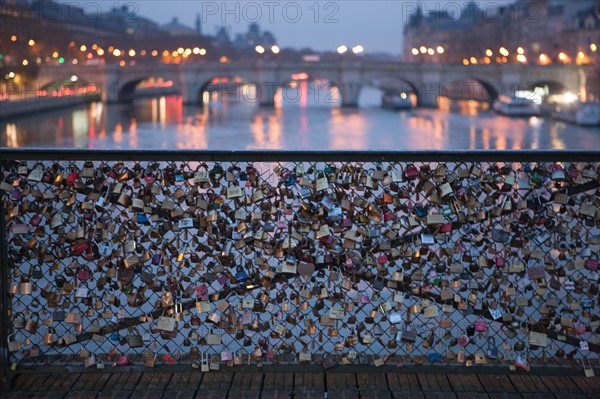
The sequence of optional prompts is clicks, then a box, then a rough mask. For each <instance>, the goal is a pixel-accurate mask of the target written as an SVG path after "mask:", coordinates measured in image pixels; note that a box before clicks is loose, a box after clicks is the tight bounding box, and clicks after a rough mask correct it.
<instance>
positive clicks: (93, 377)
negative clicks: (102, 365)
mask: <svg viewBox="0 0 600 399" xmlns="http://www.w3.org/2000/svg"><path fill="white" fill-rule="evenodd" d="M109 378H110V373H82V374H81V377H79V379H78V380H77V382H76V383H75V385H73V388H71V389H72V390H73V391H101V390H102V388H104V386H105V385H106V382H107V381H108V379H109Z"/></svg>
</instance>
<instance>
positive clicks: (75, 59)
mask: <svg viewBox="0 0 600 399" xmlns="http://www.w3.org/2000/svg"><path fill="white" fill-rule="evenodd" d="M78 62H79V61H77V58H74V59H73V61H71V63H72V64H73V65H77V63H78Z"/></svg>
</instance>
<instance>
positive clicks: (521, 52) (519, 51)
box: [517, 47, 525, 54]
mask: <svg viewBox="0 0 600 399" xmlns="http://www.w3.org/2000/svg"><path fill="white" fill-rule="evenodd" d="M517 54H525V50H524V49H523V47H519V48H518V49H517Z"/></svg>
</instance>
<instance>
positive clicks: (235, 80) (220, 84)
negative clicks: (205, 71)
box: [195, 74, 262, 105]
mask: <svg viewBox="0 0 600 399" xmlns="http://www.w3.org/2000/svg"><path fill="white" fill-rule="evenodd" d="M259 86H260V85H258V84H257V83H255V82H253V81H251V80H250V79H247V78H245V77H244V76H240V75H233V74H222V75H221V74H215V75H214V76H212V77H210V78H208V79H206V80H202V81H201V82H200V84H199V85H198V86H197V89H196V90H195V93H196V94H195V103H196V104H201V105H206V104H208V103H210V102H211V97H212V96H213V95H215V94H216V95H218V96H221V97H220V99H221V102H224V103H225V102H228V103H231V102H234V103H240V102H247V103H250V104H258V103H260V102H261V95H262V88H259Z"/></svg>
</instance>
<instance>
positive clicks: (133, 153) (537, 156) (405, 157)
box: [0, 148, 600, 162]
mask: <svg viewBox="0 0 600 399" xmlns="http://www.w3.org/2000/svg"><path fill="white" fill-rule="evenodd" d="M0 160H41V161H43V160H90V161H101V160H130V161H192V160H193V161H231V162H236V161H261V162H277V161H290V162H301V161H306V162H560V161H562V162H593V161H600V148H599V149H598V150H595V151H594V150H586V151H555V150H550V151H531V150H527V151H513V150H509V151H466V150H462V151H347V150H344V151H325V150H319V151H283V150H273V151H272V150H268V151H247V150H231V151H221V150H155V149H148V150H129V149H128V150H112V149H111V150H105V149H72V148H69V149H62V148H18V149H13V148H1V149H0Z"/></svg>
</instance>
